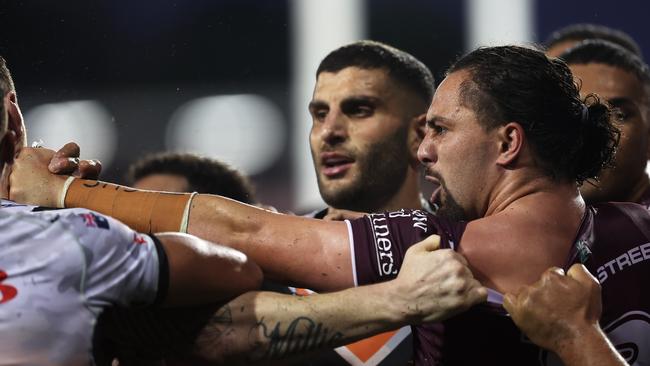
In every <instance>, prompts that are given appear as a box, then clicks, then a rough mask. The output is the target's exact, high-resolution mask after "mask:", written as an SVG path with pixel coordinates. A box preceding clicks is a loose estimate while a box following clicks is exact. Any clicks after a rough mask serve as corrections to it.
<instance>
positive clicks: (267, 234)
mask: <svg viewBox="0 0 650 366" xmlns="http://www.w3.org/2000/svg"><path fill="white" fill-rule="evenodd" d="M276 216H277V217H276V218H273V219H272V220H277V222H275V223H272V224H271V225H269V226H268V231H263V232H261V233H260V239H262V240H263V241H266V239H265V238H275V239H272V240H271V241H274V242H276V244H278V245H275V246H272V247H269V254H270V255H269V256H266V257H264V258H260V259H259V260H260V261H262V262H264V263H265V265H266V268H265V265H263V264H260V265H261V266H262V268H264V269H265V273H266V272H268V276H269V278H273V279H275V280H278V281H282V280H288V281H289V282H290V283H291V284H293V285H296V286H300V287H306V288H311V289H314V290H319V291H332V290H339V289H343V288H348V287H352V286H354V281H353V274H352V268H353V266H352V259H353V258H352V250H351V246H350V245H351V239H350V235H349V227H348V224H347V223H346V222H340V221H323V220H316V219H310V218H305V217H296V216H286V215H276ZM267 262H268V263H267ZM267 269H268V270H269V271H267ZM287 274H291V277H290V278H289V277H286V275H287Z"/></svg>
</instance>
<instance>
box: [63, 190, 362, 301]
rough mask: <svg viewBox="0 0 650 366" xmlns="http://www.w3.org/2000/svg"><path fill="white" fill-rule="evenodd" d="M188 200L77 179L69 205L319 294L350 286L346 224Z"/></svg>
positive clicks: (205, 198) (206, 198) (216, 199)
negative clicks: (205, 247) (235, 259)
mask: <svg viewBox="0 0 650 366" xmlns="http://www.w3.org/2000/svg"><path fill="white" fill-rule="evenodd" d="M190 199H191V197H190V195H189V194H186V195H182V194H177V193H166V192H153V191H139V190H135V189H131V188H129V187H124V186H119V185H115V184H111V183H106V182H99V181H88V180H75V181H74V182H73V183H72V184H71V185H70V187H69V190H68V193H67V194H66V195H65V206H66V207H85V208H89V209H92V210H96V211H98V212H101V213H104V214H107V215H110V216H113V217H115V218H117V219H118V220H120V221H122V222H124V223H125V224H127V225H129V226H131V227H132V228H134V229H136V230H138V231H143V232H148V231H156V232H159V231H187V233H189V234H193V235H196V236H198V237H200V238H203V239H206V240H208V241H211V242H214V243H217V244H222V245H225V246H228V247H232V248H235V249H238V250H241V251H242V252H244V253H246V254H247V255H248V256H249V257H250V258H251V259H252V260H253V261H254V262H256V263H257V264H258V265H259V266H260V267H261V268H262V269H263V271H264V273H265V275H266V276H267V277H268V278H272V279H275V280H278V281H280V282H287V283H291V284H293V285H297V286H302V287H308V288H313V289H316V290H337V289H341V288H345V287H349V286H352V265H351V258H350V251H349V246H348V235H347V228H346V226H345V224H344V223H341V222H324V221H322V220H313V219H307V218H304V217H297V216H289V215H282V214H277V213H273V212H270V211H266V210H263V209H260V208H257V207H254V206H250V205H246V204H243V203H240V202H237V201H234V200H231V199H228V198H224V197H220V196H215V195H204V194H199V195H196V196H194V197H193V198H192V199H191V201H190ZM188 202H191V205H189V204H188ZM183 229H186V230H183ZM296 258H302V259H301V260H296Z"/></svg>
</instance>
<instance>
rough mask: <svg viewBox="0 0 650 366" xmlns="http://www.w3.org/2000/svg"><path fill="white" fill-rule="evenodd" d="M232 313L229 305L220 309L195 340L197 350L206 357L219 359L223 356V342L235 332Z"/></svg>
mask: <svg viewBox="0 0 650 366" xmlns="http://www.w3.org/2000/svg"><path fill="white" fill-rule="evenodd" d="M234 331H235V330H234V328H233V324H232V312H231V310H230V306H229V305H228V304H226V305H224V306H222V307H221V308H219V309H218V310H217V311H216V312H215V313H214V315H213V316H212V317H211V318H210V320H208V322H207V323H206V324H205V326H204V327H203V331H201V334H200V335H199V337H197V339H196V340H195V342H194V344H195V346H194V347H195V349H197V350H201V352H200V353H202V354H203V355H204V356H205V357H208V358H213V357H215V358H219V357H220V356H221V354H222V351H221V349H222V347H221V346H222V344H221V343H222V342H223V341H224V338H227V336H228V335H229V334H231V333H232V332H234Z"/></svg>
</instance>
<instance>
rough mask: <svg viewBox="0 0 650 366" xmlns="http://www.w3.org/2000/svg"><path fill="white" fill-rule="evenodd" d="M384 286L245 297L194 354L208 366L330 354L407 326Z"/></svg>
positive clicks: (225, 310) (222, 313) (219, 317)
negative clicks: (311, 293) (390, 330)
mask: <svg viewBox="0 0 650 366" xmlns="http://www.w3.org/2000/svg"><path fill="white" fill-rule="evenodd" d="M391 299H392V295H391V294H390V290H389V285H388V284H378V285H372V286H364V287H359V288H355V289H349V290H344V291H340V292H336V293H329V294H318V295H311V296H304V297H300V296H291V295H282V294H277V293H271V292H256V293H248V294H244V295H242V296H240V297H238V298H237V299H235V300H233V301H231V302H230V303H229V304H227V305H226V306H224V307H222V308H221V309H220V310H219V311H218V312H217V313H215V316H214V317H213V318H212V319H211V320H210V321H209V323H208V324H207V325H206V326H205V327H204V329H203V330H202V331H201V333H200V335H199V336H198V338H197V340H196V342H195V348H194V353H195V355H196V356H199V357H200V358H202V359H205V360H209V361H213V362H227V363H228V364H230V363H232V362H234V361H239V362H242V363H248V362H266V361H269V360H274V359H281V358H286V357H290V356H296V355H301V354H305V353H311V352H315V351H318V350H324V349H331V348H335V347H338V346H341V345H345V344H349V343H351V342H354V341H356V340H358V339H362V338H365V337H367V336H370V335H374V334H376V333H380V332H382V331H386V330H389V329H395V328H398V327H400V326H403V325H405V324H406V315H405V313H404V312H402V309H399V308H398V306H396V305H393V304H394V303H393V302H391V301H390V300H391Z"/></svg>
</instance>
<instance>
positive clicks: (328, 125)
mask: <svg viewBox="0 0 650 366" xmlns="http://www.w3.org/2000/svg"><path fill="white" fill-rule="evenodd" d="M347 138H348V128H347V122H346V121H345V117H344V116H342V115H340V114H338V113H337V114H330V115H328V116H327V118H325V120H324V121H323V128H322V133H321V139H322V140H323V141H324V142H326V143H327V144H329V145H336V144H339V143H342V142H343V141H345V140H347Z"/></svg>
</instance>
